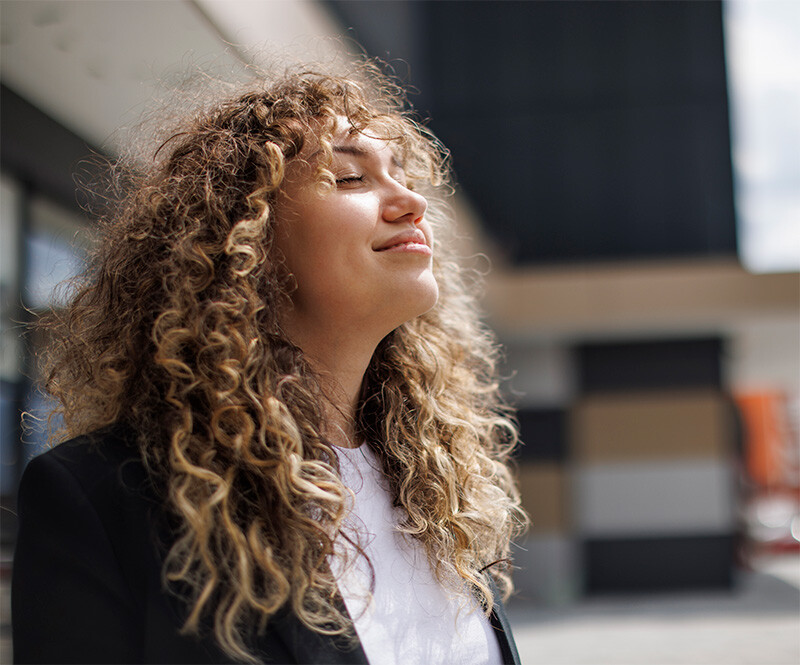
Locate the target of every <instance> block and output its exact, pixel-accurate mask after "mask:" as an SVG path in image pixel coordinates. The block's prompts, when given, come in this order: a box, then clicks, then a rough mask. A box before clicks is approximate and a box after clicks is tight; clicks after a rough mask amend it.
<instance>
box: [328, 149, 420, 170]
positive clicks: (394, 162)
mask: <svg viewBox="0 0 800 665" xmlns="http://www.w3.org/2000/svg"><path fill="white" fill-rule="evenodd" d="M333 151H334V152H338V153H343V154H345V155H355V156H356V157H369V156H370V155H371V154H372V151H371V150H364V148H360V147H359V146H356V145H334V146H333ZM392 165H393V166H396V167H397V168H399V169H404V168H405V167H404V166H403V165H402V164H401V163H400V160H398V159H397V155H395V154H394V152H392Z"/></svg>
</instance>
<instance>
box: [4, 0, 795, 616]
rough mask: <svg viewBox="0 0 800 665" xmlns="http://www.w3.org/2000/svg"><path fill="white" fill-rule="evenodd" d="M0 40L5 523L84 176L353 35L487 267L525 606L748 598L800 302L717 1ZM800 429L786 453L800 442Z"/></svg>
mask: <svg viewBox="0 0 800 665" xmlns="http://www.w3.org/2000/svg"><path fill="white" fill-rule="evenodd" d="M0 21H2V41H1V42H0V44H1V46H0V48H2V60H1V61H0V74H1V75H2V90H1V91H0V93H1V96H0V103H1V104H2V108H1V109H0V118H1V119H2V127H1V130H2V134H1V136H0V139H1V141H2V160H1V161H0V167H1V168H2V173H0V195H1V196H2V199H0V204H1V208H0V222H1V223H2V239H3V242H2V265H1V266H0V279H1V280H2V281H1V282H0V285H1V286H2V317H3V318H2V326H3V327H2V365H1V366H2V377H1V378H2V382H1V383H0V387H1V388H2V402H1V404H2V415H1V417H2V434H1V436H0V444H1V446H2V447H1V448H0V456H1V459H2V467H0V469H1V470H2V475H1V476H0V482H1V485H0V488H1V493H2V501H3V506H4V507H8V508H10V509H12V510H13V501H14V498H13V497H14V495H15V490H16V483H17V480H18V478H19V475H20V473H21V471H22V469H23V467H24V464H25V462H26V461H27V460H28V459H29V458H30V457H31V456H32V455H33V454H36V453H37V452H38V451H40V450H41V448H42V446H43V445H44V442H43V439H42V434H41V431H42V430H41V428H39V429H37V428H36V427H34V428H33V429H32V430H30V431H27V432H25V433H23V431H22V429H21V428H20V425H19V414H20V413H21V412H22V411H34V412H45V411H46V404H44V403H43V401H42V400H43V398H42V397H41V396H40V394H39V393H38V392H37V391H36V390H35V379H36V372H35V364H34V362H33V358H34V357H35V352H36V349H37V345H38V344H39V340H37V339H35V338H31V337H29V336H28V337H24V338H23V337H21V335H20V333H21V332H22V331H23V330H24V329H25V326H26V325H27V323H28V322H29V321H30V320H31V317H32V316H33V315H35V313H36V312H39V311H43V310H45V309H47V308H49V307H57V306H58V302H59V301H58V299H57V297H56V296H54V295H53V287H54V286H55V285H56V284H57V283H58V282H59V281H61V280H62V279H64V278H66V277H69V276H70V275H71V274H74V272H75V271H76V270H77V269H78V268H79V266H80V264H81V260H82V257H83V255H84V254H85V252H86V250H87V248H88V247H89V245H90V243H91V239H90V237H91V234H87V233H85V231H86V230H87V229H90V228H91V224H92V221H91V219H87V218H86V217H85V216H84V214H83V212H82V208H81V203H82V201H81V199H79V198H77V197H76V192H75V189H76V188H75V175H74V174H75V173H76V172H80V171H81V161H82V160H83V159H84V158H85V157H86V156H87V154H89V153H90V152H96V153H101V154H108V155H111V156H113V155H114V154H116V153H117V151H118V150H119V149H120V146H121V145H122V143H124V134H119V133H118V130H119V129H120V128H123V129H124V128H125V127H130V126H131V125H133V124H135V123H136V122H137V118H138V116H139V114H141V112H142V111H143V110H144V109H146V108H147V106H148V104H149V103H150V101H152V99H153V98H159V97H162V96H164V95H165V94H167V92H168V91H169V89H170V87H171V86H172V85H174V83H175V81H176V80H178V79H179V78H180V76H181V74H182V72H183V70H185V69H186V68H187V66H188V65H190V64H197V65H199V66H200V67H202V68H205V69H209V70H213V71H219V72H222V73H223V74H224V75H226V76H228V75H230V74H233V75H236V74H237V73H238V72H241V71H243V70H244V68H245V67H246V66H247V65H248V64H259V63H260V62H261V61H260V60H259V58H260V53H261V51H260V50H259V48H260V47H261V46H264V45H267V46H268V47H269V48H270V49H271V50H273V51H278V52H280V51H286V50H289V51H292V50H295V49H296V50H297V51H298V52H300V51H301V49H302V54H303V55H305V56H306V57H307V56H308V55H309V53H310V54H311V55H312V57H317V58H327V57H333V55H332V54H333V53H334V52H340V53H344V51H345V46H346V45H347V42H341V43H339V44H331V42H329V41H326V39H327V38H329V37H331V36H336V35H337V34H346V35H347V37H348V38H350V37H352V38H354V39H355V40H357V41H358V42H360V43H362V44H363V45H364V47H365V48H366V50H367V51H368V52H369V53H371V54H372V55H375V56H379V57H382V58H384V59H386V60H388V61H389V62H390V64H392V65H393V66H394V69H395V71H396V72H397V73H398V75H400V76H401V77H404V78H405V79H406V80H407V81H408V82H409V83H410V84H411V85H412V86H416V87H417V88H418V89H419V94H418V95H415V96H412V101H413V102H414V104H415V105H416V106H417V108H418V109H420V110H421V111H422V112H423V114H429V115H430V116H431V118H432V121H431V127H432V128H433V130H434V131H435V132H436V133H437V135H438V136H440V137H441V138H442V139H443V141H444V142H445V144H446V145H447V146H448V147H449V148H450V149H451V150H452V154H453V160H454V166H455V169H456V173H457V176H458V180H459V185H460V189H459V195H458V200H457V202H456V206H457V208H458V210H459V211H460V212H461V213H462V223H463V224H464V226H465V229H466V230H467V231H468V232H469V233H470V234H471V235H472V237H473V242H472V244H471V245H469V246H468V247H467V248H466V249H465V251H467V252H471V251H474V252H483V253H485V254H487V255H488V256H489V257H490V259H491V260H492V263H493V270H492V272H491V273H490V274H489V276H488V280H487V290H486V295H485V300H484V302H485V307H486V310H487V312H488V320H489V323H490V324H491V325H492V326H493V327H494V328H495V329H496V330H497V332H498V335H499V336H500V339H501V341H502V342H503V343H504V345H505V346H506V348H507V357H506V360H505V368H504V371H505V372H506V373H507V374H508V375H509V376H510V377H511V378H510V381H509V382H508V391H509V395H510V398H511V399H512V400H513V401H514V402H515V404H516V405H517V407H518V408H519V414H520V425H521V433H522V440H523V443H524V445H523V446H521V448H520V453H519V478H520V483H521V490H522V495H523V501H524V503H525V505H526V508H527V509H528V511H529V512H530V514H531V517H532V519H533V523H534V525H533V528H532V530H531V532H530V534H529V536H528V537H527V538H526V539H525V540H524V542H521V543H519V549H518V551H517V552H516V558H517V563H518V565H519V566H520V567H521V570H520V571H519V574H518V575H517V584H518V586H519V587H520V589H521V595H522V596H523V597H527V598H533V599H537V600H541V601H544V602H551V603H553V602H563V601H567V600H569V599H571V598H574V597H575V596H576V595H578V594H580V593H582V592H583V591H588V592H604V591H618V590H651V589H658V588H665V587H669V588H675V587H698V586H699V587H702V586H718V587H720V586H721V587H726V586H730V584H731V583H732V579H733V567H734V561H735V553H736V548H737V538H738V535H737V534H739V532H740V531H741V520H742V516H741V514H740V505H739V504H740V497H741V492H742V484H741V481H742V478H741V473H740V471H741V468H742V467H741V465H742V462H741V459H742V456H741V451H742V447H743V446H744V445H746V442H745V439H746V435H747V432H748V430H747V427H745V425H744V424H743V423H742V422H741V419H740V418H739V417H738V416H737V411H736V409H735V408H734V399H733V397H734V396H735V395H738V394H744V393H748V394H752V393H754V392H756V393H764V392H765V391H769V392H771V393H772V394H778V395H780V396H783V397H782V399H783V400H784V401H783V402H780V400H778V402H779V403H783V404H789V405H792V404H793V405H795V406H794V408H795V409H796V408H797V399H798V396H799V395H800V376H798V372H799V371H800V343H799V340H800V322H799V319H798V317H799V315H800V287H799V284H798V273H797V272H782V273H772V274H752V273H750V272H748V271H746V270H745V269H744V268H743V267H742V266H741V262H740V259H739V254H740V251H739V247H738V245H737V203H736V197H735V194H736V187H735V186H734V185H735V182H736V181H735V179H734V165H733V163H732V160H731V131H730V121H729V118H730V108H729V99H730V95H729V93H730V88H729V76H728V69H727V67H726V52H725V34H724V31H723V5H722V4H721V3H720V2H703V3H697V2H670V3H627V2H603V3H598V2H504V3H493V2H422V1H421V2H349V1H346V0H329V1H328V2H316V1H313V0H302V1H300V0H298V1H295V2H290V1H283V2H279V1H276V2H268V3H253V2H247V1H245V0H228V1H224V0H194V1H189V0H187V1H185V2H184V1H175V2H113V3H111V2H105V3H100V2H72V1H61V2H55V1H38V2H16V1H6V2H3V3H1V4H0ZM345 29H347V32H346V33H344V32H343V31H344V30H345ZM345 55H346V54H345ZM794 413H795V418H796V415H797V414H796V411H795V412H794ZM781 417H782V416H781ZM779 419H780V418H779ZM787 422H788V423H789V424H788V425H787V428H786V430H785V434H784V435H783V438H782V439H781V441H783V443H781V442H779V443H777V444H774V446H773V447H775V446H777V447H780V446H783V445H784V444H785V440H787V437H788V440H789V441H790V443H791V442H793V441H795V440H796V439H795V438H793V437H796V430H795V431H794V432H792V427H793V425H792V422H791V420H787ZM794 423H795V424H794V426H796V420H795V421H794ZM779 438H780V437H779ZM784 466H785V465H784ZM781 468H784V467H781ZM782 482H783V481H782ZM783 484H784V485H786V486H787V487H788V486H791V484H792V480H791V479H789V480H788V481H786V482H785V483H783ZM6 514H8V513H6ZM2 526H3V531H2V534H3V545H4V546H5V551H8V547H9V546H10V544H11V542H12V540H13V531H14V525H13V520H10V519H8V518H5V519H4V520H3V522H2Z"/></svg>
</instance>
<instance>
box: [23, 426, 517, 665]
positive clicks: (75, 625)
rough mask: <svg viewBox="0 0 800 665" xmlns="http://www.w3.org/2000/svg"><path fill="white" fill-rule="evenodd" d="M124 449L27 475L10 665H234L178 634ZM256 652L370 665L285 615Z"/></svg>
mask: <svg viewBox="0 0 800 665" xmlns="http://www.w3.org/2000/svg"><path fill="white" fill-rule="evenodd" d="M126 439H127V437H126V436H125V434H124V433H120V432H119V431H117V433H113V432H112V433H109V432H106V433H104V434H103V435H102V436H101V437H93V438H89V437H85V436H84V437H79V438H77V439H73V440H72V441H67V442H65V443H63V444H61V445H59V446H57V447H55V448H54V449H52V450H50V451H48V452H46V453H44V454H43V455H40V456H39V457H37V458H36V459H34V460H33V461H32V462H31V463H30V464H29V465H28V468H27V469H26V471H25V473H24V475H23V478H22V482H21V485H20V491H19V504H18V505H19V535H18V538H17V547H16V552H15V555H14V572H13V580H12V620H13V646H14V660H15V662H17V663H230V662H233V661H231V660H230V658H229V657H228V656H226V655H225V654H223V653H222V652H221V651H220V650H219V648H218V647H217V646H216V643H215V641H214V640H213V637H212V636H210V635H209V634H204V635H202V636H201V637H195V636H189V635H181V634H180V632H179V630H180V626H181V625H182V624H183V617H184V616H185V614H184V612H185V606H183V605H182V604H181V601H180V600H179V599H178V598H177V597H176V596H175V595H173V594H170V593H167V592H165V591H164V589H163V587H162V584H161V568H162V561H163V559H162V554H163V547H160V546H159V543H163V542H165V539H166V538H168V531H165V529H164V512H163V511H162V510H160V506H159V503H158V500H157V499H156V498H155V497H156V494H155V493H154V492H153V491H152V490H151V489H150V488H149V486H148V477H147V474H146V472H145V470H144V467H143V465H142V463H141V461H140V459H139V455H138V452H137V450H136V448H135V447H134V446H133V445H131V444H129V443H128V442H127V440H126ZM496 595H497V594H496V589H495V596H496ZM491 624H492V627H493V628H494V630H495V634H496V635H497V639H498V643H499V645H500V651H501V653H502V655H503V659H504V662H505V663H507V664H515V665H519V656H518V654H517V650H516V647H515V645H514V641H513V638H512V636H511V630H510V627H509V624H508V620H507V618H506V615H505V612H504V610H503V607H502V605H501V603H500V600H499V598H496V599H495V610H494V611H493V612H492V615H491ZM256 647H257V649H258V652H259V656H260V657H261V658H262V660H263V661H264V662H266V663H298V664H299V663H309V664H310V663H322V664H344V663H358V664H361V665H367V664H368V661H367V657H366V655H365V653H364V650H363V649H362V647H361V645H360V644H358V643H356V645H355V646H354V647H353V646H351V647H350V648H348V647H347V646H346V645H343V644H341V640H338V641H337V640H335V639H333V638H330V637H326V636H324V635H320V634H319V633H316V632H313V631H311V630H309V629H308V628H306V627H305V626H304V625H303V624H302V623H301V622H300V621H299V620H298V619H297V618H296V617H295V616H294V615H293V614H292V613H291V612H289V611H282V612H279V613H278V614H277V615H275V616H274V617H273V618H272V619H271V620H270V622H269V624H268V626H267V629H266V631H265V633H264V634H262V635H260V636H259V637H258V639H257V642H256ZM425 665H428V664H425ZM431 665H433V664H431Z"/></svg>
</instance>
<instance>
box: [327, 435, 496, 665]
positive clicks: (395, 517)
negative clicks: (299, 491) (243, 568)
mask: <svg viewBox="0 0 800 665" xmlns="http://www.w3.org/2000/svg"><path fill="white" fill-rule="evenodd" d="M337 451H338V453H339V462H340V468H341V474H342V480H343V481H344V484H345V485H346V486H347V487H349V488H350V489H351V490H353V492H354V493H355V505H354V506H353V508H352V510H351V512H350V513H349V516H348V518H347V525H348V526H349V527H350V528H351V529H353V528H355V529H356V530H357V532H358V533H359V534H360V535H361V540H360V542H361V544H362V546H366V547H365V550H366V552H367V555H368V556H369V558H370V560H371V561H372V565H373V568H374V571H375V588H374V591H373V595H372V598H371V599H370V597H369V583H370V575H369V568H368V566H367V565H366V562H365V561H364V559H363V557H356V556H355V552H354V550H353V546H352V545H351V544H349V543H348V542H347V541H346V540H344V539H342V538H339V539H337V541H336V552H337V554H338V556H336V557H334V558H333V561H332V562H331V567H332V569H333V572H334V574H336V575H337V577H338V579H339V589H340V591H341V594H342V596H343V598H344V602H345V605H346V606H347V611H348V612H349V614H350V616H351V617H352V619H353V621H354V623H355V628H356V632H357V633H358V637H359V639H360V641H361V644H362V646H363V648H364V652H365V653H366V655H367V659H368V660H369V662H370V665H415V664H418V665H438V664H442V665H444V664H448V665H449V664H450V663H459V665H501V664H502V662H503V660H502V656H501V653H500V647H499V645H498V643H497V637H496V636H495V634H494V630H493V629H492V627H491V625H490V623H489V620H488V619H487V618H486V617H485V616H484V614H483V612H482V611H481V609H480V607H479V606H478V603H477V601H476V600H475V599H474V597H473V596H472V595H471V594H470V593H469V592H468V590H467V589H466V587H465V586H463V585H462V589H463V591H462V592H461V593H460V594H459V593H456V592H454V591H450V590H448V589H446V588H445V587H444V586H443V585H442V584H440V583H439V582H438V581H437V580H436V578H435V576H434V575H433V572H432V570H431V567H430V564H429V563H428V559H427V557H426V555H425V552H424V551H423V549H422V547H421V546H420V545H419V544H418V543H417V542H416V541H414V540H413V539H411V538H408V537H405V536H404V535H403V534H401V533H399V532H398V530H397V528H396V525H397V524H398V522H399V519H400V516H401V513H400V512H399V510H398V509H395V508H393V507H392V504H391V499H390V496H389V494H388V491H387V490H386V489H385V488H384V487H385V485H384V479H383V474H382V473H381V471H380V464H379V462H378V460H377V459H376V458H375V456H374V454H373V453H372V451H370V450H369V448H367V446H364V445H362V446H361V447H359V448H339V449H337ZM345 553H349V554H350V565H349V567H348V568H347V569H346V570H343V568H344V566H343V563H342V556H341V555H342V554H345Z"/></svg>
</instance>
